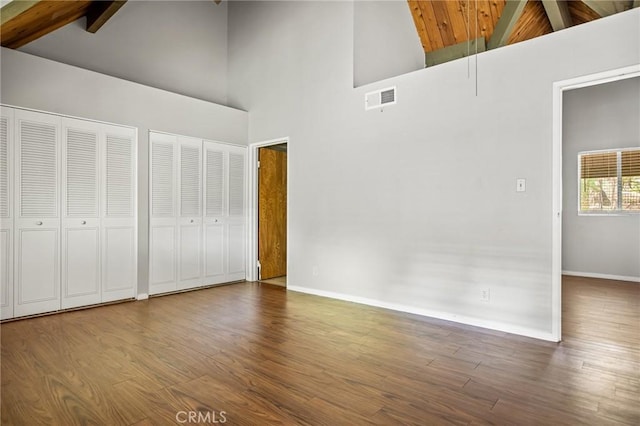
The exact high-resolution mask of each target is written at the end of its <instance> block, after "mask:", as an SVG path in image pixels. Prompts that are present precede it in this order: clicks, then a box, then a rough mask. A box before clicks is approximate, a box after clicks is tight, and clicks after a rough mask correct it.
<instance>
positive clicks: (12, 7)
mask: <svg viewBox="0 0 640 426" xmlns="http://www.w3.org/2000/svg"><path fill="white" fill-rule="evenodd" d="M38 3H40V1H39V0H34V1H12V2H11V3H7V4H6V5H4V7H3V8H2V9H0V25H4V24H6V23H7V22H9V21H11V20H12V19H13V18H15V17H16V16H18V15H20V14H22V13H24V12H26V11H27V10H29V9H31V8H32V7H33V6H35V5H36V4H38Z"/></svg>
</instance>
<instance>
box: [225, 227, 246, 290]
mask: <svg viewBox="0 0 640 426" xmlns="http://www.w3.org/2000/svg"><path fill="white" fill-rule="evenodd" d="M228 232H229V239H228V241H229V269H228V275H229V276H228V279H229V281H237V280H243V279H245V243H244V240H245V235H244V225H242V224H229V231H228Z"/></svg>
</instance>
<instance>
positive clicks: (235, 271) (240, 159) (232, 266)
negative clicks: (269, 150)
mask: <svg viewBox="0 0 640 426" xmlns="http://www.w3.org/2000/svg"><path fill="white" fill-rule="evenodd" d="M228 152H229V157H228V164H229V173H228V176H229V186H228V190H229V197H228V198H229V212H228V213H229V215H228V219H227V235H228V252H227V253H228V264H227V268H228V269H227V280H228V281H237V280H243V279H245V278H246V265H245V252H246V249H245V247H246V246H245V240H246V238H245V229H246V179H245V175H246V152H247V150H246V148H241V147H234V146H230V147H229V148H228Z"/></svg>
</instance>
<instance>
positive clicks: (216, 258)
mask: <svg viewBox="0 0 640 426" xmlns="http://www.w3.org/2000/svg"><path fill="white" fill-rule="evenodd" d="M204 238H205V284H219V283H223V282H225V241H226V238H225V235H224V225H222V224H221V223H219V224H216V223H210V224H207V225H205V235H204Z"/></svg>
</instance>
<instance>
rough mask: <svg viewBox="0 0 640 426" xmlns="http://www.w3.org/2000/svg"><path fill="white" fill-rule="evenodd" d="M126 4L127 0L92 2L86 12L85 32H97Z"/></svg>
mask: <svg viewBox="0 0 640 426" xmlns="http://www.w3.org/2000/svg"><path fill="white" fill-rule="evenodd" d="M126 2H127V0H120V1H94V2H93V3H92V5H91V8H89V11H88V12H87V31H88V32H90V33H95V32H97V31H98V30H99V29H100V28H102V26H103V25H104V24H106V23H107V21H108V20H109V19H110V18H111V17H112V16H113V15H115V13H116V12H117V11H118V10H120V8H121V7H122V6H124V4H125V3H126Z"/></svg>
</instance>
